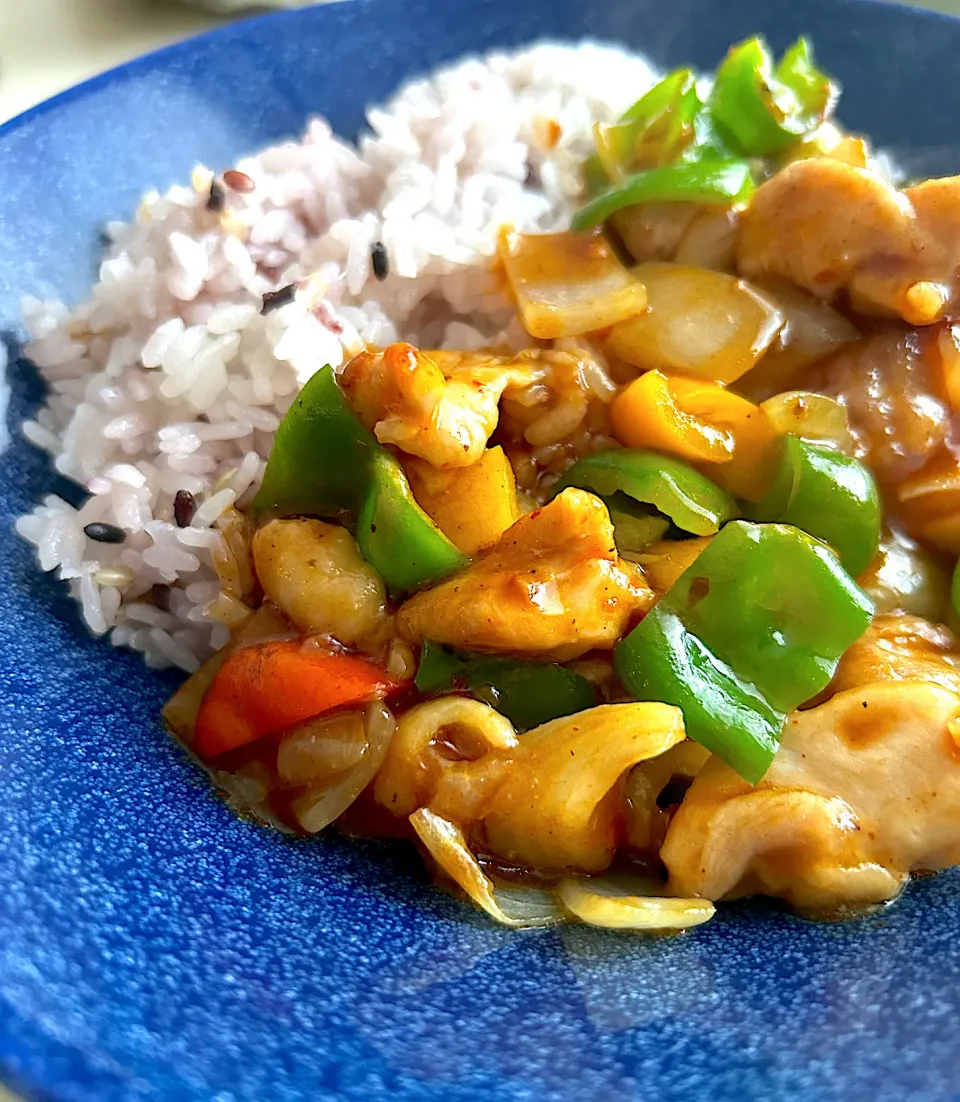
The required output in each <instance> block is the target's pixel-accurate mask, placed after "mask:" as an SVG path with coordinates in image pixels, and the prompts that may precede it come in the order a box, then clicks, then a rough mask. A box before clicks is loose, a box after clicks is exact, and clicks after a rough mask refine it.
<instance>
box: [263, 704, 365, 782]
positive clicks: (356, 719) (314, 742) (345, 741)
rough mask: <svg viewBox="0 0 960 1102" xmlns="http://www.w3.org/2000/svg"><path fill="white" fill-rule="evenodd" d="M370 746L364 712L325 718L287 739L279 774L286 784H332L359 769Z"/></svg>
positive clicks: (282, 745)
mask: <svg viewBox="0 0 960 1102" xmlns="http://www.w3.org/2000/svg"><path fill="white" fill-rule="evenodd" d="M367 746H368V742H367V734H366V730H365V727H364V722H363V715H362V714H361V713H360V712H341V713H340V714H339V715H334V716H321V717H320V718H318V719H314V720H311V721H310V722H309V723H305V724H304V725H303V726H302V727H298V728H297V729H296V730H295V731H291V732H290V734H288V735H285V736H284V738H283V741H282V742H281V743H280V747H279V749H278V750H277V773H278V774H279V776H280V779H281V780H282V781H283V782H284V783H285V784H311V783H312V782H314V781H321V780H329V779H330V778H331V777H332V776H333V775H334V774H336V773H342V772H343V771H344V770H345V769H352V768H353V767H354V766H355V765H359V763H360V761H361V759H362V758H363V757H364V755H365V754H366V753H367Z"/></svg>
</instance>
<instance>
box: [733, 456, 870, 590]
mask: <svg viewBox="0 0 960 1102" xmlns="http://www.w3.org/2000/svg"><path fill="white" fill-rule="evenodd" d="M743 511H744V514H745V515H746V516H747V517H749V519H750V520H761V521H777V522H779V523H782V524H792V525H794V526H795V527H797V528H801V529H803V531H804V532H808V533H809V534H810V535H811V536H816V538H817V539H819V540H823V542H824V543H828V544H829V545H830V546H831V547H832V548H833V549H834V550H835V551H836V552H837V554H838V555H839V556H840V561H841V562H842V563H843V565H844V568H845V569H846V570H847V571H848V572H849V573H850V574H852V575H853V576H854V577H856V576H857V575H858V574H862V573H863V571H864V570H866V568H867V567H868V566H869V565H870V562H871V560H872V559H873V557H874V555H876V553H877V548H878V547H879V546H880V525H881V521H882V511H881V508H880V494H879V492H878V491H877V484H876V483H875V482H874V480H873V476H872V475H871V474H870V472H869V471H868V470H867V468H866V467H865V466H864V465H863V464H862V463H861V462H860V461H859V460H857V459H852V458H851V457H850V456H848V455H844V454H843V453H842V452H838V451H835V450H834V449H832V448H824V447H821V446H819V445H816V444H809V443H807V442H806V441H805V440H800V439H798V438H797V437H795V436H786V437H784V440H783V450H782V452H781V458H780V465H779V467H778V469H777V473H776V476H775V478H774V482H773V485H772V486H771V488H770V490H769V491H768V493H767V494H766V496H765V497H764V498H763V499H762V500H760V501H759V502H757V503H756V504H751V503H749V502H747V503H745V504H744V507H743Z"/></svg>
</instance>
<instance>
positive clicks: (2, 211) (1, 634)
mask: <svg viewBox="0 0 960 1102" xmlns="http://www.w3.org/2000/svg"><path fill="white" fill-rule="evenodd" d="M453 8H455V9H456V10H452V9H453ZM754 31H762V32H764V33H765V34H766V35H768V36H769V38H770V40H771V42H772V44H773V45H774V46H776V47H777V48H778V49H781V48H783V47H784V46H785V45H786V44H787V43H788V41H789V40H790V39H792V38H793V37H794V36H795V35H797V34H798V33H800V32H804V33H808V34H811V35H812V36H813V38H814V41H815V43H816V47H817V51H818V55H819V57H820V58H821V59H822V61H823V63H824V65H825V66H826V68H828V69H829V70H830V71H832V72H834V73H836V74H837V75H838V76H839V77H840V79H841V80H842V81H843V84H844V86H845V89H846V91H845V95H844V99H843V111H842V114H843V118H844V121H845V122H846V123H848V124H849V125H850V126H852V127H853V128H854V129H861V130H865V131H867V132H868V133H870V134H872V135H873V136H874V137H875V138H876V140H877V141H878V142H879V143H880V144H886V145H890V146H893V147H895V148H896V149H897V150H899V151H900V152H901V154H902V155H904V156H905V157H907V158H908V159H909V161H910V162H911V163H914V164H916V165H917V166H918V169H920V170H924V171H928V172H931V171H939V172H950V171H956V170H957V168H958V166H960V150H958V148H957V145H956V144H955V140H956V139H955V134H956V127H957V125H958V124H957V120H958V119H960V82H958V81H957V79H956V67H957V62H958V59H960V23H954V22H951V21H948V20H946V19H942V18H938V17H935V16H930V15H920V14H916V13H913V12H908V11H906V10H902V9H899V8H893V7H882V6H877V5H873V4H868V3H854V2H841V0H791V3H790V4H773V3H772V2H771V0H727V2H723V3H719V2H717V0H671V3H670V4H668V5H665V4H663V3H661V2H660V0H603V2H602V3H596V4H590V3H585V2H584V0H522V2H518V0H472V2H470V3H457V4H455V5H452V4H451V3H449V2H445V0H436V2H434V0H377V2H371V3H367V2H364V0H352V2H351V3H347V4H341V5H335V6H332V7H328V8H322V9H315V10H311V11H303V12H300V13H297V14H288V15H282V16H274V17H269V18H266V19H263V20H257V21H254V22H250V23H246V24H241V25H239V26H236V27H233V28H230V29H228V30H225V31H221V32H219V33H217V34H214V35H210V36H208V37H205V38H200V39H197V40H196V41H193V42H189V43H187V44H185V45H183V46H178V47H176V48H174V49H171V50H167V51H165V52H163V53H160V54H156V55H154V56H153V57H149V58H146V59H145V60H142V61H139V62H136V63H135V64H133V65H130V66H128V67H126V68H123V69H120V70H117V71H116V72H114V73H110V74H108V75H107V76H105V77H102V78H100V79H98V80H95V81H93V82H91V83H89V84H86V85H84V86H83V87H81V88H79V89H77V90H75V91H73V92H69V93H67V94H66V95H64V96H61V97H59V98H58V99H56V100H54V101H52V102H51V103H49V104H47V105H45V106H43V107H41V108H39V109H37V110H36V111H34V112H32V113H30V114H28V115H27V116H25V117H23V118H21V119H19V120H17V121H15V122H14V123H12V124H10V125H9V126H8V127H6V128H5V129H4V130H3V131H2V132H0V247H2V251H0V329H2V330H4V331H6V332H7V333H8V335H9V336H10V338H11V340H14V339H15V337H16V330H17V325H18V315H17V296H18V294H19V293H20V292H24V291H26V292H31V293H33V294H38V295H39V294H44V293H57V294H62V295H65V296H66V297H68V298H70V297H76V296H78V295H79V294H80V293H81V291H82V289H83V288H84V287H85V286H86V285H87V284H88V283H89V281H90V279H91V276H92V273H93V257H94V246H95V240H96V231H97V228H98V226H99V225H100V224H101V223H102V222H103V221H105V220H106V219H108V218H111V217H116V216H118V215H122V214H124V213H126V212H129V211H130V210H131V209H132V208H133V206H134V204H135V203H136V201H137V198H138V196H139V194H140V192H141V191H142V190H143V189H144V188H146V187H147V186H148V185H153V184H160V185H166V184H169V183H171V182H173V181H175V180H178V179H182V178H184V177H185V175H186V174H187V173H188V171H189V168H190V166H191V164H192V163H193V162H194V161H195V160H198V159H203V160H204V161H206V162H207V163H210V164H213V165H217V166H221V167H226V166H227V165H228V164H229V163H230V162H231V161H232V160H233V159H234V158H235V157H236V156H237V155H239V154H241V153H243V152H246V151H249V150H252V149H255V148H256V147H258V146H262V145H264V144H266V143H268V142H271V141H274V140H275V139H277V138H280V137H282V136H287V135H292V134H294V133H296V131H297V130H298V129H299V128H300V126H301V125H302V124H303V122H304V120H305V119H306V118H307V116H308V115H309V114H310V113H311V112H318V111H321V112H323V113H325V114H327V115H328V116H329V117H330V118H331V119H332V120H333V122H334V124H335V126H336V127H337V128H338V129H339V130H340V131H341V132H342V133H345V134H348V135H351V134H353V133H355V132H356V130H357V128H358V127H359V126H360V125H361V122H362V118H363V108H364V105H365V104H366V103H368V102H369V101H371V100H372V101H377V100H380V99H382V98H383V97H384V96H386V95H387V94H388V93H389V92H391V91H392V90H393V89H394V88H395V87H396V86H397V85H398V84H399V83H400V82H401V81H403V80H404V79H405V78H407V77H410V76H412V75H414V74H416V73H422V72H424V71H425V70H427V69H428V68H430V67H432V66H434V65H436V64H438V63H440V62H445V61H450V60H452V59H455V58H457V57H460V56H461V55H463V54H464V53H468V52H473V51H479V50H486V49H488V48H491V47H514V46H519V45H521V44H523V43H528V42H531V41H533V40H535V39H537V38H541V37H544V36H550V37H555V38H567V39H575V38H578V37H580V36H584V35H589V36H591V37H595V38H600V39H606V40H611V41H616V42H622V43H625V44H626V45H628V46H631V47H636V48H639V49H644V50H646V51H648V52H649V53H650V54H651V55H652V57H653V59H654V60H655V61H656V62H658V63H661V64H663V65H676V64H679V63H682V62H693V63H695V64H697V65H700V66H710V65H711V64H714V63H715V62H716V61H717V59H718V58H719V57H720V56H721V55H722V53H723V52H724V50H725V48H726V47H727V45H728V44H729V43H730V42H731V41H732V40H736V39H739V38H743V37H745V36H746V35H748V34H750V33H752V32H754ZM13 374H14V388H15V394H14V401H13V407H12V410H11V412H10V415H9V416H10V420H11V423H13V422H16V421H17V420H19V419H20V418H21V417H23V416H24V415H26V414H27V413H28V412H29V411H30V410H31V409H32V408H33V407H34V405H35V403H36V402H37V400H38V398H39V394H38V392H37V389H36V387H35V386H32V385H31V383H30V382H29V380H28V376H27V375H26V373H25V372H24V371H22V370H16V371H14V373H13ZM51 480H52V476H51V473H50V471H49V469H48V468H47V466H46V465H45V463H44V462H43V461H42V460H41V459H39V458H38V456H37V455H36V454H35V453H34V452H32V451H31V450H30V449H28V448H27V447H26V446H25V445H23V444H22V443H20V442H15V443H14V445H13V446H12V448H10V449H9V450H8V451H7V452H6V454H4V455H3V457H2V458H0V601H2V605H0V702H2V703H0V1068H2V1075H3V1076H4V1077H5V1078H6V1079H7V1080H8V1081H9V1083H10V1084H11V1085H13V1086H14V1087H16V1088H18V1089H19V1090H20V1091H22V1092H23V1093H24V1094H25V1095H26V1096H27V1097H37V1098H49V1099H58V1100H59V1099H70V1100H78V1102H80V1100H82V1102H118V1100H121V1099H123V1100H127V1099H183V1100H185V1102H191V1100H211V1102H212V1100H214V1099H216V1100H218V1102H234V1100H251V1102H286V1100H293V1099H310V1100H311V1102H324V1100H329V1099H342V1100H350V1102H361V1100H362V1102H387V1100H389V1102H411V1100H423V1102H428V1100H438V1102H439V1100H442V1102H463V1100H466V1099H471V1100H474V1099H483V1100H486V1099H494V1098H495V1099H497V1100H498V1102H514V1100H520V1099H529V1100H537V1102H548V1100H574V1099H592V1100H600V1102H606V1100H614V1099H622V1100H623V1102H628V1100H633V1099H649V1098H653V1097H656V1098H658V1099H660V1100H662V1102H670V1100H672V1099H684V1102H689V1100H690V1099H691V1098H696V1099H702V1098H710V1099H712V1100H715V1102H726V1100H730V1102H733V1100H735V1099H736V1100H740V1099H747V1098H771V1097H786V1096H787V1095H788V1094H789V1096H790V1097H791V1098H793V1099H795V1100H798V1102H803V1100H807V1099H822V1098H843V1099H844V1100H845V1102H857V1100H859V1099H869V1100H871V1102H881V1100H883V1099H903V1098H906V1097H911V1098H928V1099H948V1098H955V1097H960V1055H958V1043H957V1039H956V1038H957V1032H956V1026H957V1019H958V1014H960V948H958V947H960V876H957V875H954V874H948V875H944V876H941V877H939V878H936V879H927V880H924V881H922V882H921V883H918V884H916V885H915V886H914V887H913V888H911V890H910V891H909V893H908V894H907V896H906V898H905V899H904V900H903V901H902V902H901V903H899V904H897V905H896V906H895V907H893V908H891V909H890V910H889V911H888V913H886V914H884V915H882V916H881V917H878V918H874V919H871V920H869V921H865V922H861V923H858V924H853V925H841V926H823V925H812V924H809V923H806V922H803V921H800V920H799V919H797V918H794V917H792V916H790V915H787V914H785V913H783V912H782V911H779V910H777V909H774V908H772V907H768V906H764V905H755V904H750V905H743V906H737V907H733V908H727V909H723V910H722V911H721V914H720V916H719V917H718V918H717V919H716V921H714V922H712V923H710V924H709V925H708V926H706V927H704V928H702V929H701V930H698V931H696V932H694V933H691V934H687V935H686V936H684V937H682V938H679V939H673V940H654V941H647V940H643V939H639V938H631V937H621V936H616V935H612V934H605V933H603V932H601V931H597V930H591V929H586V928H576V927H571V928H565V929H561V930H556V931H549V932H530V933H513V932H510V931H505V930H503V929H500V928H497V927H495V926H493V925H492V924H491V923H490V922H488V921H487V920H486V919H485V918H483V917H481V916H479V915H478V914H476V913H474V912H473V911H472V910H470V909H468V908H467V907H464V906H461V905H460V904H458V903H457V902H455V901H454V900H453V899H451V898H450V897H448V896H446V895H445V894H443V893H442V892H440V891H438V890H436V889H435V888H433V887H432V886H431V885H430V884H429V883H428V881H427V879H426V876H425V874H424V873H423V872H422V870H421V868H420V865H419V862H417V861H413V860H411V859H410V856H409V854H407V853H405V852H403V851H399V850H396V849H392V848H389V847H378V846H376V845H372V844H370V845H363V844H357V843H354V842H349V841H345V840H341V839H338V838H328V839H327V838H325V839H323V840H321V841H319V842H313V843H304V842H293V841H290V840H288V839H286V838H283V837H280V836H279V835H277V834H273V833H270V832H269V831H267V830H263V829H259V828H257V827H256V826H252V825H251V824H249V823H246V822H241V821H240V820H239V819H237V818H235V817H234V815H232V814H231V813H230V812H229V811H228V810H227V809H226V808H225V807H223V806H222V805H221V804H220V803H219V802H218V800H217V799H216V797H215V796H214V795H213V793H212V792H211V790H210V788H209V786H208V784H207V782H206V780H205V779H204V778H203V777H202V776H201V775H200V774H199V773H198V771H197V770H196V769H195V768H194V767H193V766H191V765H190V764H189V763H188V762H187V761H186V760H185V759H184V758H183V757H182V756H181V754H180V753H178V751H177V750H176V749H175V747H174V745H173V744H172V743H171V742H170V740H169V739H168V738H167V736H166V735H165V734H164V732H163V731H162V730H161V728H160V726H159V724H158V723H157V713H158V710H159V708H160V705H161V702H162V701H163V698H164V696H165V694H166V693H167V691H168V690H169V688H170V686H171V684H172V681H171V679H169V678H164V677H161V676H158V675H156V674H154V673H151V672H149V671H148V670H147V669H146V668H144V667H143V666H142V665H141V664H140V662H139V660H138V659H137V658H135V657H134V656H132V655H130V654H125V653H119V652H116V651H113V650H112V649H111V648H110V647H108V646H107V645H105V644H103V643H101V642H96V641H94V640H92V639H90V638H88V637H87V636H85V634H84V632H83V630H82V629H81V627H80V625H79V622H78V620H77V618H76V616H75V615H74V614H73V612H72V610H70V609H67V608H66V607H65V606H64V604H63V601H62V594H61V592H60V590H59V588H58V586H57V585H56V583H54V582H52V581H50V580H47V579H45V578H42V577H39V576H38V575H37V573H36V572H35V571H34V569H33V565H32V561H31V555H30V553H29V552H28V549H27V548H26V547H24V546H22V545H21V544H20V542H19V541H18V540H16V539H15V538H13V536H12V534H11V531H10V524H11V522H12V520H13V518H14V516H15V515H16V514H19V513H21V512H23V511H25V510H26V509H27V508H28V507H29V506H30V504H31V503H32V502H33V501H35V500H36V498H37V497H38V496H39V495H40V494H42V493H43V492H45V491H47V490H48V488H49V487H50V486H51Z"/></svg>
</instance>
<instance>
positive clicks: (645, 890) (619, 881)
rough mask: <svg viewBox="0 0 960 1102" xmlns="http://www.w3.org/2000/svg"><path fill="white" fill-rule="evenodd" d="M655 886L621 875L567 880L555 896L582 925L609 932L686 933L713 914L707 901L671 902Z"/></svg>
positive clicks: (562, 881)
mask: <svg viewBox="0 0 960 1102" xmlns="http://www.w3.org/2000/svg"><path fill="white" fill-rule="evenodd" d="M657 887H658V885H655V884H652V883H651V884H646V883H643V882H642V881H639V879H632V878H627V877H622V876H609V875H608V876H602V877H568V878H567V879H566V880H561V882H560V886H559V888H558V889H557V894H558V895H559V897H560V902H561V903H563V905H564V906H565V907H566V908H567V910H568V911H569V912H570V913H571V914H572V915H574V916H575V917H577V918H579V919H580V921H581V922H586V923H588V924H589V925H591V926H606V927H607V928H609V929H612V930H687V929H689V928H690V927H692V926H700V925H701V924H702V923H704V922H707V921H709V920H710V919H711V918H713V916H714V914H716V908H715V907H714V905H713V904H712V903H711V902H710V900H709V899H674V898H671V897H669V896H664V895H657V894H655V892H656V889H657ZM660 887H661V889H662V885H660Z"/></svg>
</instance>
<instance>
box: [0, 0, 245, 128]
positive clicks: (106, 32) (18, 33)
mask: <svg viewBox="0 0 960 1102" xmlns="http://www.w3.org/2000/svg"><path fill="white" fill-rule="evenodd" d="M227 18H228V17H227V16H216V15H211V14H209V13H207V12H204V11H201V10H200V9H194V8H191V7H188V6H187V5H185V4H178V3H174V2H171V0H0V122H3V121H5V120H6V119H9V118H12V117H13V116H14V115H18V114H19V113H20V112H21V111H24V110H26V109H27V108H28V107H32V106H33V105H34V104H36V103H40V102H41V101H42V100H45V99H47V98H48V97H49V96H52V95H54V94H55V93H57V92H61V91H63V90H64V89H65V88H69V87H70V86H71V85H73V84H77V83H79V82H80V81H82V80H86V79H87V78H88V77H91V76H94V75H95V74H96V73H100V72H103V71H104V70H105V69H111V68H113V66H115V65H119V64H120V63H121V62H124V61H128V60H129V59H130V58H132V57H136V56H137V55H138V54H144V53H147V52H149V51H150V50H155V49H158V48H159V47H160V46H166V45H167V44H169V43H171V42H176V41H178V40H179V39H182V38H188V37H189V36H190V35H194V34H199V33H200V32H201V31H205V30H208V29H209V28H210V27H214V26H216V25H217V24H218V23H223V22H225V21H226V19H227Z"/></svg>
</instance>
